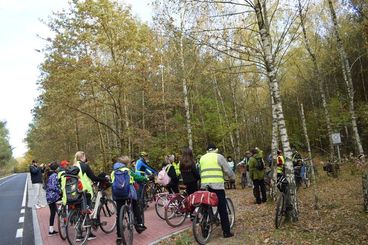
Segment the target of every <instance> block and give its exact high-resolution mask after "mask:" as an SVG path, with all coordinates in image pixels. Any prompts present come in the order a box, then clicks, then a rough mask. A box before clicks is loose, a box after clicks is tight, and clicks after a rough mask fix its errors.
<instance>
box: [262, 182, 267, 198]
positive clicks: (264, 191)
mask: <svg viewBox="0 0 368 245" xmlns="http://www.w3.org/2000/svg"><path fill="white" fill-rule="evenodd" d="M260 188H261V193H262V202H266V201H267V192H266V185H265V182H264V180H260Z"/></svg>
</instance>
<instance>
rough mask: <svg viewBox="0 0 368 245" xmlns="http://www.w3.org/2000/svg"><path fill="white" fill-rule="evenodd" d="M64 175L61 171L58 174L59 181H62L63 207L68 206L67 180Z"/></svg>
mask: <svg viewBox="0 0 368 245" xmlns="http://www.w3.org/2000/svg"><path fill="white" fill-rule="evenodd" d="M64 173H65V171H60V172H59V173H58V180H59V181H60V180H61V181H60V183H61V188H60V189H61V192H62V193H61V194H62V197H61V201H62V202H63V205H66V193H65V191H64V190H65V184H66V178H65V176H64Z"/></svg>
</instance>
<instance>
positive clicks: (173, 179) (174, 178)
mask: <svg viewBox="0 0 368 245" xmlns="http://www.w3.org/2000/svg"><path fill="white" fill-rule="evenodd" d="M167 175H168V176H169V177H170V178H171V181H170V184H172V183H176V182H178V177H177V176H176V172H175V168H174V166H172V165H171V166H170V167H169V171H168V172H167Z"/></svg>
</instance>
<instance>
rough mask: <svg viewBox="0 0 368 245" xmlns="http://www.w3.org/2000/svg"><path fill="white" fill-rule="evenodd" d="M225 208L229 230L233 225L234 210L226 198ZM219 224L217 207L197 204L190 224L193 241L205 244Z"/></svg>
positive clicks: (230, 201) (231, 203)
mask: <svg viewBox="0 0 368 245" xmlns="http://www.w3.org/2000/svg"><path fill="white" fill-rule="evenodd" d="M226 206H227V212H228V216H229V221H230V229H231V228H232V227H233V226H234V223H235V209H234V204H233V202H232V200H231V199H230V198H228V197H226ZM220 224H221V222H220V217H219V213H218V210H217V207H212V206H210V205H207V204H199V205H198V206H197V207H196V212H195V217H194V219H193V223H192V230H193V235H194V239H195V240H196V241H197V242H198V243H199V244H201V245H204V244H206V243H207V242H208V241H209V239H210V237H211V233H212V231H213V230H214V226H215V227H218V226H219V225H220Z"/></svg>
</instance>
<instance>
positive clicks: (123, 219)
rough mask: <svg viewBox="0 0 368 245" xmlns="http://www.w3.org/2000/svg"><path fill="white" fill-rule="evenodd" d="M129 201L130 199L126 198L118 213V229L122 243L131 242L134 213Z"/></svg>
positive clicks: (127, 243)
mask: <svg viewBox="0 0 368 245" xmlns="http://www.w3.org/2000/svg"><path fill="white" fill-rule="evenodd" d="M131 203H132V200H131V199H127V200H126V202H125V204H124V205H123V206H122V207H121V209H120V214H119V224H120V226H119V229H120V235H121V238H122V242H123V244H124V245H131V244H133V229H134V214H133V210H132V206H131Z"/></svg>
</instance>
